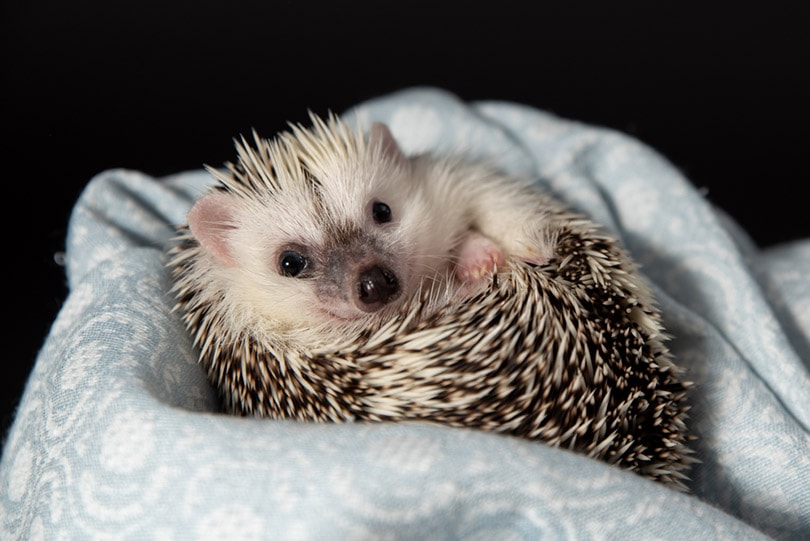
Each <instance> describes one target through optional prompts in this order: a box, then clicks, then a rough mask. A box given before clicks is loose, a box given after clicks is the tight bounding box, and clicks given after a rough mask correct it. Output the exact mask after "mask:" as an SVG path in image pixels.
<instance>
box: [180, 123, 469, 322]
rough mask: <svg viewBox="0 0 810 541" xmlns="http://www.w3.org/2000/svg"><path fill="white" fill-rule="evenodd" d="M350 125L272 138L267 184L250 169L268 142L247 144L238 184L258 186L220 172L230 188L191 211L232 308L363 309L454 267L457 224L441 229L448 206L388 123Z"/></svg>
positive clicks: (343, 313) (295, 318) (309, 316)
mask: <svg viewBox="0 0 810 541" xmlns="http://www.w3.org/2000/svg"><path fill="white" fill-rule="evenodd" d="M313 133H314V135H313ZM342 135H343V136H344V137H346V139H343V140H337V141H336V140H334V138H329V137H327V136H326V134H324V133H319V132H318V131H317V130H316V131H315V132H301V133H297V134H296V137H295V138H293V137H287V138H282V139H280V140H279V142H277V143H276V146H272V147H268V149H267V152H266V156H267V161H269V160H271V159H272V162H270V163H272V173H273V178H272V183H270V185H268V182H267V181H265V182H264V184H261V183H259V182H258V181H256V180H255V177H260V176H261V172H258V171H253V170H251V169H250V167H251V166H252V165H253V166H255V164H256V163H258V162H261V161H262V160H261V159H260V158H261V157H262V156H265V154H264V153H263V152H262V151H263V149H262V148H261V147H260V148H259V150H258V151H255V152H256V154H250V152H253V151H248V150H247V149H246V148H244V147H243V148H242V149H240V153H241V154H242V156H243V158H242V160H241V162H240V168H232V173H233V174H234V175H236V174H241V175H243V176H250V177H251V178H247V179H243V180H242V182H241V184H240V187H242V186H244V185H246V184H248V183H250V182H252V183H253V184H255V185H258V188H256V189H251V190H244V189H242V190H236V189H231V188H234V186H231V184H232V183H233V180H232V179H223V178H221V177H220V180H222V181H223V182H224V183H225V187H226V188H228V189H227V190H215V191H213V192H211V193H209V194H208V195H206V196H204V197H203V198H201V199H200V200H199V201H198V202H197V203H196V204H195V206H194V207H193V209H192V210H191V212H190V213H189V217H188V218H189V227H190V230H191V232H192V234H193V236H194V237H195V238H196V239H197V241H198V242H199V243H200V245H201V248H202V250H203V251H204V252H205V254H204V255H205V257H206V258H207V261H208V262H209V264H210V266H211V267H212V268H211V270H212V271H213V272H211V273H210V274H211V275H212V276H214V277H216V278H213V279H214V280H217V281H218V282H219V285H218V286H217V287H216V289H217V290H219V291H221V292H222V294H223V295H224V296H225V297H226V298H227V299H228V300H229V301H230V303H229V304H230V305H231V306H232V307H233V310H232V311H235V312H239V311H244V312H245V313H252V314H253V315H254V316H257V317H258V318H259V319H261V320H263V321H265V322H266V323H267V325H268V326H269V327H270V328H273V329H279V328H288V329H294V328H306V327H310V326H313V325H320V324H330V323H334V322H335V321H336V320H337V321H345V320H355V319H359V318H363V317H367V316H369V315H376V314H379V313H381V312H382V311H384V310H385V309H386V308H391V307H393V306H395V305H396V304H397V303H398V302H399V301H400V300H401V299H403V298H407V297H408V296H409V295H411V294H414V293H415V292H416V291H417V290H418V289H419V288H420V287H421V286H422V284H423V281H424V280H425V279H431V280H433V279H436V278H437V277H444V276H445V275H446V274H447V273H448V268H449V265H450V256H449V253H450V250H451V249H452V247H453V244H454V242H455V241H454V237H455V236H456V234H455V233H454V232H451V233H449V234H437V231H441V230H442V228H444V229H445V230H446V225H445V224H442V223H439V222H440V221H441V220H442V219H447V216H448V214H450V215H452V212H450V213H446V212H445V213H443V212H442V211H441V210H440V209H437V208H433V207H432V206H431V205H435V204H436V203H435V202H434V197H433V196H431V195H428V194H426V193H424V186H423V185H422V183H420V182H418V180H417V178H418V174H417V173H415V172H414V171H413V166H412V163H411V162H410V161H409V160H408V159H407V158H406V157H405V156H404V155H403V154H402V153H401V151H400V150H399V148H398V146H397V145H396V143H395V142H394V140H393V138H392V137H391V134H390V133H389V132H388V130H387V128H385V127H384V126H381V125H375V126H374V128H373V129H372V133H371V137H370V139H369V141H368V144H367V145H365V143H364V142H363V141H362V139H361V140H359V141H358V140H354V139H351V138H349V135H350V134H347V133H344V134H342ZM274 158H275V159H274ZM251 160H252V163H251ZM267 169H268V170H269V169H270V167H269V165H268V167H267ZM265 174H268V173H267V171H265ZM437 216H438V217H440V218H438V221H437V218H436V217H437Z"/></svg>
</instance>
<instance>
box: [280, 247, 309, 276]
mask: <svg viewBox="0 0 810 541" xmlns="http://www.w3.org/2000/svg"><path fill="white" fill-rule="evenodd" d="M278 267H279V271H280V272H281V274H283V275H284V276H290V277H295V276H298V275H299V274H301V272H303V270H304V269H306V268H307V258H305V257H304V256H302V255H301V254H299V253H298V252H293V251H292V250H288V251H286V252H282V253H281V257H279V259H278Z"/></svg>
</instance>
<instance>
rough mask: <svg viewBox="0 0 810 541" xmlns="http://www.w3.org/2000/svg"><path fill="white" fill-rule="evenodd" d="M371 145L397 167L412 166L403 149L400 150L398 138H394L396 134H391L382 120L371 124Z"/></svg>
mask: <svg viewBox="0 0 810 541" xmlns="http://www.w3.org/2000/svg"><path fill="white" fill-rule="evenodd" d="M369 145H370V146H371V148H373V149H375V148H376V151H377V152H379V154H380V156H383V157H384V158H387V159H388V160H390V161H391V163H392V164H394V165H395V166H396V167H402V168H408V167H410V162H409V161H408V158H407V157H406V156H405V154H403V153H402V150H400V148H399V145H398V144H397V141H396V139H394V136H393V135H392V134H391V130H389V129H388V126H386V125H385V124H383V123H382V122H375V123H374V124H372V125H371V136H370V137H369Z"/></svg>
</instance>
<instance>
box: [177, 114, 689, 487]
mask: <svg viewBox="0 0 810 541" xmlns="http://www.w3.org/2000/svg"><path fill="white" fill-rule="evenodd" d="M310 120H311V125H309V126H304V125H303V124H293V123H290V124H289V129H288V130H286V131H282V132H281V133H279V134H277V135H276V136H275V137H274V138H272V139H263V138H261V137H260V136H259V135H258V134H257V133H256V132H255V131H254V132H253V143H252V144H251V143H249V142H248V141H247V140H246V139H245V138H244V137H242V138H240V139H238V140H237V141H235V145H236V150H237V160H236V161H235V162H229V163H226V164H225V166H224V167H223V168H213V167H208V166H206V168H207V169H208V171H209V172H210V173H211V175H212V176H213V177H214V180H215V183H214V184H213V185H212V187H211V188H210V189H209V190H208V191H207V192H206V193H205V194H203V195H202V196H201V197H200V198H199V199H198V200H197V201H196V202H195V203H194V205H193V207H192V208H191V210H190V211H189V213H188V219H187V223H185V224H182V225H179V226H178V227H177V235H176V236H175V238H174V242H173V243H172V245H171V247H170V249H169V251H168V262H167V267H168V269H169V272H170V273H171V278H172V283H173V285H172V294H173V296H174V298H175V299H176V305H175V309H176V310H177V311H178V312H179V313H180V314H181V317H182V320H183V323H184V325H185V327H186V329H187V330H188V332H189V333H190V336H191V337H192V339H193V344H194V347H195V348H196V349H197V350H198V353H199V360H200V363H201V365H202V366H203V367H204V369H205V371H206V373H207V376H208V379H209V380H210V382H211V384H212V385H213V387H214V388H216V389H217V391H218V393H219V395H220V397H221V399H222V404H223V410H224V411H226V412H230V413H233V414H236V415H244V416H257V417H263V418H270V419H293V420H299V421H312V422H386V421H389V422H393V421H397V422H405V421H408V422H427V423H435V424H441V425H445V426H452V427H466V428H473V429H480V430H485V431H490V432H495V433H499V434H502V435H508V436H513V437H517V438H524V439H528V440H531V441H535V442H540V443H544V444H547V445H551V446H554V447H560V448H564V449H569V450H572V451H574V452H577V453H580V454H583V455H585V456H588V457H591V458H594V459H597V460H602V461H605V462H607V463H609V464H614V465H616V466H618V467H621V468H624V469H627V470H630V471H633V472H636V473H638V474H640V475H642V476H645V477H647V478H650V479H653V480H655V481H659V482H662V483H664V484H665V485H668V486H670V487H674V488H676V489H678V490H683V491H688V488H687V484H688V480H689V470H690V467H691V465H692V464H693V463H694V462H695V459H694V458H693V450H692V449H691V441H692V440H693V439H694V436H693V435H692V434H691V433H690V431H689V430H688V427H687V420H688V411H689V406H688V403H687V393H688V391H689V389H690V388H691V387H692V384H691V383H689V382H687V381H685V380H684V378H683V370H682V369H680V368H679V367H678V366H677V365H676V363H675V360H674V357H673V355H672V354H671V352H670V351H669V349H668V348H667V346H666V342H667V341H668V340H669V335H668V334H667V333H666V331H665V330H664V328H663V324H662V317H661V314H660V311H659V309H658V307H657V303H656V300H655V298H654V297H653V294H652V290H651V288H650V287H649V285H648V284H647V283H646V282H645V280H644V278H643V277H642V276H641V274H640V272H639V267H638V265H637V264H636V263H635V262H634V261H633V260H632V259H631V257H630V255H629V254H628V253H627V252H626V251H625V250H624V249H623V247H622V246H621V244H620V242H619V241H618V240H617V239H616V238H614V237H612V236H611V235H609V234H608V233H607V232H606V231H605V230H604V229H603V228H601V227H600V226H598V225H597V224H596V223H594V222H592V221H591V220H589V219H588V218H587V217H586V216H584V215H582V214H580V213H576V212H573V211H571V210H569V209H568V208H567V207H566V206H565V205H564V204H562V203H561V202H560V201H558V200H556V199H554V198H552V197H551V196H550V195H549V194H547V193H545V192H543V191H542V190H540V189H539V188H538V187H537V186H536V184H534V183H532V182H531V181H530V180H528V179H524V178H520V177H516V176H514V175H509V174H505V173H503V172H501V171H499V170H498V169H497V168H495V167H493V166H491V165H488V164H486V163H482V162H481V161H477V160H471V159H469V158H467V157H464V156H462V155H460V154H459V155H436V154H433V153H424V154H419V155H412V156H409V155H406V154H405V153H404V152H403V151H402V150H401V148H400V146H399V144H398V142H397V141H396V140H395V138H394V137H393V135H392V133H391V131H390V130H389V128H388V127H387V126H386V125H385V124H383V123H374V124H373V125H372V126H371V127H370V129H369V130H368V131H367V132H364V130H363V129H362V128H361V127H360V125H359V123H357V125H355V126H354V127H353V126H351V125H350V124H349V123H348V122H347V121H345V120H344V119H342V118H340V117H338V116H337V115H335V114H332V113H330V114H329V115H328V116H326V117H319V116H318V115H316V114H314V113H312V112H310Z"/></svg>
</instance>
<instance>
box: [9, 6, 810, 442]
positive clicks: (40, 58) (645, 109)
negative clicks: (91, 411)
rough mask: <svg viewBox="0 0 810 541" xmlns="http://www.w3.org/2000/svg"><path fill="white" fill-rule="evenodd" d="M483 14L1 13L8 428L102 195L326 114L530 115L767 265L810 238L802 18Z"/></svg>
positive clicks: (745, 10)
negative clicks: (631, 164)
mask: <svg viewBox="0 0 810 541" xmlns="http://www.w3.org/2000/svg"><path fill="white" fill-rule="evenodd" d="M468 4H472V3H466V2H465V3H458V4H457V5H456V4H450V3H439V2H433V3H424V4H421V3H407V2H405V3H403V2H377V3H373V4H371V3H369V4H367V5H364V4H358V3H351V4H344V3H341V2H329V3H327V2H321V3H318V2H306V1H301V2H270V1H265V2H248V1H237V0H233V1H227V2H226V1H222V2H212V1H168V0H167V1H164V2H161V3H150V2H144V1H142V2H129V1H116V2H109V1H99V0H97V1H90V2H82V1H80V0H76V1H72V2H64V1H55V2H45V1H41V0H39V1H38V0H29V1H27V2H10V1H4V2H3V3H2V7H0V10H2V11H1V12H0V21H1V22H0V25H1V27H0V31H1V32H0V35H1V36H2V37H1V38H0V39H2V52H1V53H0V54H2V70H1V71H0V73H2V89H3V92H2V98H0V100H2V101H0V103H2V119H3V128H4V132H5V133H4V135H5V137H4V142H2V143H0V148H2V153H3V154H4V156H5V157H4V159H3V160H2V168H3V173H2V176H3V179H4V181H5V182H4V192H5V193H6V194H8V193H10V194H11V196H10V199H8V198H7V197H8V196H7V195H6V196H4V201H5V202H7V203H8V205H6V211H5V212H4V213H3V215H4V223H5V226H4V233H3V235H2V239H3V240H4V241H5V244H6V249H5V252H4V253H5V254H6V255H5V264H4V265H3V267H4V269H5V270H4V276H6V277H7V278H6V280H5V287H6V291H7V293H6V295H5V301H6V302H5V313H6V317H5V321H6V323H5V324H4V333H5V340H4V345H5V348H4V354H3V355H2V361H0V362H2V363H3V368H2V375H1V376H0V380H1V381H2V386H0V398H1V399H2V404H0V405H1V406H2V410H0V414H1V415H2V427H0V428H2V429H3V431H5V428H6V427H7V426H8V424H9V422H10V420H11V418H12V413H13V408H14V407H15V405H16V403H17V401H18V400H19V395H20V393H21V392H22V389H23V384H24V381H25V378H26V377H27V375H28V373H29V371H30V369H31V366H32V364H33V361H34V358H35V356H36V354H37V351H38V350H39V348H40V347H41V345H42V343H43V340H44V338H45V336H46V334H47V332H48V329H49V326H50V325H51V323H52V322H53V320H54V318H55V317H56V314H57V312H58V310H59V308H60V306H61V304H62V302H63V301H64V298H65V296H66V294H67V289H66V287H65V283H64V282H65V280H64V271H63V269H62V268H61V267H59V266H58V265H57V263H56V262H55V259H54V255H55V254H56V253H57V252H59V251H60V250H62V249H63V248H64V237H65V233H66V226H67V220H68V217H69V212H70V209H71V207H72V205H73V203H74V202H75V200H76V198H77V197H78V195H79V193H80V191H81V189H82V187H83V186H84V184H85V183H86V182H87V181H88V180H89V179H90V178H91V177H92V176H93V175H95V174H97V173H99V172H101V171H103V170H104V169H107V168H112V167H127V168H133V169H139V170H142V171H145V172H147V173H149V174H152V175H163V174H168V173H173V172H178V171H182V170H187V169H196V168H198V167H200V166H201V165H202V164H203V163H209V164H212V165H219V164H221V163H222V162H224V161H226V160H229V159H231V157H232V155H233V151H232V138H233V137H234V136H236V135H238V134H241V133H246V132H248V131H249V130H250V129H251V128H254V127H255V128H256V129H257V130H258V131H259V132H260V133H261V134H263V135H271V134H272V133H274V132H276V131H278V130H280V129H283V128H284V127H285V125H286V122H287V121H288V120H292V121H304V122H305V121H306V110H307V109H308V108H309V109H312V110H313V111H315V112H317V113H325V112H326V111H328V110H333V111H335V112H341V111H343V110H345V109H346V108H348V107H350V106H352V105H355V104H357V103H359V102H361V101H363V100H365V99H368V98H371V97H374V96H378V95H380V94H384V93H388V92H391V91H394V90H398V89H401V88H403V87H408V86H414V85H433V86H440V87H443V88H445V89H447V90H450V91H452V92H455V93H456V94H458V95H459V96H460V97H461V98H463V99H467V100H476V99H500V100H509V101H516V102H522V103H526V104H529V105H533V106H535V107H537V108H540V109H544V110H548V111H552V112H554V113H557V114H559V115H562V116H565V117H569V118H574V119H577V120H582V121H585V122H588V123H593V124H598V125H604V126H609V127H612V128H616V129H619V130H622V131H624V132H627V133H629V134H631V135H633V136H635V137H637V138H639V139H641V140H642V141H644V142H645V143H647V144H649V145H651V146H652V147H654V148H656V149H657V150H658V151H659V152H661V153H663V154H664V155H665V156H666V157H668V158H669V159H670V160H671V161H672V162H673V163H674V164H675V165H676V166H678V167H679V168H680V169H681V170H682V171H683V172H684V173H685V174H686V175H687V176H688V177H689V178H690V179H691V180H692V181H693V182H694V183H695V184H696V185H697V186H699V187H701V188H705V189H706V190H707V197H708V198H709V199H710V200H711V201H713V202H714V203H716V204H717V205H719V206H720V207H722V208H724V209H726V210H727V211H728V212H729V213H730V214H731V215H732V216H733V217H734V218H736V219H737V221H738V222H739V223H741V224H742V225H743V227H744V228H745V229H746V230H748V232H749V233H750V234H751V236H752V237H753V239H754V240H755V241H756V242H757V243H758V244H759V245H761V246H763V247H764V246H770V245H773V244H775V243H778V242H781V241H787V240H791V239H796V238H804V237H808V236H810V221H809V220H808V219H807V211H806V209H807V206H808V198H807V195H806V194H805V193H804V192H803V190H806V189H807V185H808V183H807V180H808V174H807V168H806V164H805V160H803V158H804V157H805V156H806V155H807V152H806V150H805V149H806V146H807V143H808V137H807V135H806V134H807V130H808V120H810V119H809V118H808V105H807V100H808V98H810V88H809V85H808V77H807V73H808V68H810V62H808V52H810V43H808V41H810V40H808V37H807V36H808V30H807V29H808V23H810V17H809V16H808V14H809V11H810V10H809V8H808V6H810V4H808V3H807V2H806V1H801V2H793V3H779V2H767V3H743V2H740V3H736V2H735V3H731V2H728V3H709V2H704V3H702V5H700V7H690V6H689V4H688V3H684V2H673V3H665V2H630V3H627V2H625V3H619V4H617V3H612V2H601V1H598V2H597V1H594V2H567V3H562V2H555V3H553V5H548V6H546V5H544V4H541V3H539V2H535V3H534V4H536V5H534V6H532V7H525V6H526V5H527V4H528V5H530V4H532V3H528V2H527V3H523V4H521V5H523V6H524V7H522V8H520V9H517V8H515V7H514V6H512V5H511V4H510V3H507V2H489V3H485V6H483V7H481V8H474V7H471V6H470V5H468ZM558 4H559V5H558ZM714 4H722V5H721V6H717V5H714ZM707 6H713V7H707ZM9 273H10V276H9Z"/></svg>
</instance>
